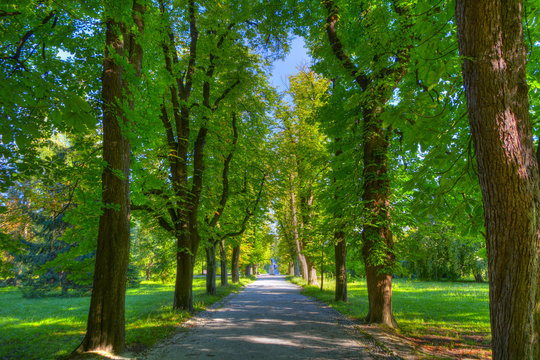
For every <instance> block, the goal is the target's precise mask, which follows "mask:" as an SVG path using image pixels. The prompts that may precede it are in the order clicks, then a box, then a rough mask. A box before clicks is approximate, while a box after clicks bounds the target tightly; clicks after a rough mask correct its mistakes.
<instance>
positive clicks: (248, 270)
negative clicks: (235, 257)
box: [244, 264, 253, 276]
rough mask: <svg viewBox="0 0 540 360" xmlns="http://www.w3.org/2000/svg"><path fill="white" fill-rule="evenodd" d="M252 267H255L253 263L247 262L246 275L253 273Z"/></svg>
mask: <svg viewBox="0 0 540 360" xmlns="http://www.w3.org/2000/svg"><path fill="white" fill-rule="evenodd" d="M252 269H253V267H252V266H251V264H247V265H246V268H245V270H244V275H245V276H251V275H252Z"/></svg>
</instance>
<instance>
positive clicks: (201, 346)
mask: <svg viewBox="0 0 540 360" xmlns="http://www.w3.org/2000/svg"><path fill="white" fill-rule="evenodd" d="M340 320H342V318H340V317H339V315H338V314H337V313H336V312H334V311H333V310H332V309H328V308H323V307H321V306H320V305H319V304H318V303H316V302H314V301H313V300H310V299H309V298H307V297H305V296H303V295H301V294H300V288H299V287H298V286H296V285H294V284H291V283H289V282H287V281H285V279H284V278H283V277H282V276H269V275H262V276H260V277H259V278H258V279H257V281H255V282H253V283H251V284H250V285H248V286H247V287H246V288H245V289H244V290H243V291H242V292H240V293H238V294H235V295H232V296H230V297H228V298H227V299H226V300H225V302H224V303H223V306H222V307H220V308H218V309H214V310H210V311H206V312H203V313H201V314H200V315H198V316H196V317H195V318H194V319H193V320H192V324H194V326H193V327H192V328H190V329H189V331H187V332H179V333H177V334H176V335H175V336H173V337H172V338H170V339H168V340H167V341H165V342H162V343H161V344H160V345H158V346H156V347H154V348H152V349H150V350H149V351H148V352H147V353H146V356H145V357H144V359H147V360H168V359H209V358H212V357H214V358H215V359H220V360H221V359H224V360H227V359H235V360H236V359H240V360H243V359H257V360H262V359H321V360H322V359H370V357H369V356H368V355H366V354H365V353H364V352H363V350H362V345H361V344H360V343H358V342H357V341H356V340H355V339H353V337H352V336H351V334H350V333H349V331H347V330H346V329H345V328H344V327H343V326H341V325H340V324H339V322H340Z"/></svg>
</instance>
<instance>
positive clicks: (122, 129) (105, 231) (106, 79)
mask: <svg viewBox="0 0 540 360" xmlns="http://www.w3.org/2000/svg"><path fill="white" fill-rule="evenodd" d="M144 11H145V8H144V6H143V5H141V4H140V3H138V2H137V0H134V1H133V3H132V6H131V7H127V6H125V7H124V8H122V6H120V7H118V6H117V5H116V4H115V3H114V2H106V3H105V8H104V13H105V24H106V27H107V32H106V39H105V46H106V48H105V58H104V63H103V77H102V83H103V88H102V97H103V160H104V161H105V162H106V166H105V168H104V169H103V175H102V188H103V195H102V204H103V207H104V209H103V214H102V215H101V217H100V221H99V228H98V242H97V252H96V264H95V269H94V282H93V288H92V298H91V301H90V310H89V313H88V323H87V329H86V335H85V337H84V339H83V341H82V343H81V345H79V347H78V348H77V349H76V350H75V352H76V353H79V352H86V351H90V350H104V351H109V352H114V353H118V352H122V351H123V350H124V346H125V317H124V312H125V309H124V307H125V292H126V279H127V269H128V261H129V244H130V242H129V236H130V200H129V191H130V186H129V171H130V159H131V148H130V143H129V140H128V137H127V136H126V132H129V127H130V125H131V124H130V119H129V118H128V116H127V114H126V111H125V110H124V108H123V106H126V105H127V106H129V108H130V109H133V104H134V103H133V97H132V96H130V94H129V82H128V80H127V75H126V73H128V72H129V71H132V73H133V74H136V75H135V76H138V74H139V73H140V69H141V65H142V48H141V46H140V45H139V44H138V43H137V35H138V34H139V33H140V32H142V30H143V27H144V23H143V17H142V16H143V14H144ZM127 19H131V21H132V23H133V25H134V28H135V29H136V31H132V30H131V29H132V27H131V26H128V24H126V21H127ZM120 59H124V60H125V61H126V62H127V64H122V63H121V60H120ZM129 67H132V69H128V68H129ZM124 104H125V105H124Z"/></svg>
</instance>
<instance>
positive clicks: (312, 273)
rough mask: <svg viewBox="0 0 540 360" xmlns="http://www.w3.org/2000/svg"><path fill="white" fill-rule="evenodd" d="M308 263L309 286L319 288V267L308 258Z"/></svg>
mask: <svg viewBox="0 0 540 360" xmlns="http://www.w3.org/2000/svg"><path fill="white" fill-rule="evenodd" d="M306 262H307V266H308V285H313V286H319V281H318V280H317V267H316V264H315V262H314V261H312V260H311V258H309V257H307V256H306Z"/></svg>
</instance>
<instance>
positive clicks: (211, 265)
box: [206, 242, 217, 295]
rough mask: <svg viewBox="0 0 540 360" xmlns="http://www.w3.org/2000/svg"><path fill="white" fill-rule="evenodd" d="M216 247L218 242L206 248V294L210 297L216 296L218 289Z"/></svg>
mask: <svg viewBox="0 0 540 360" xmlns="http://www.w3.org/2000/svg"><path fill="white" fill-rule="evenodd" d="M216 247H217V242H213V243H212V244H211V245H210V246H208V247H207V248H206V293H207V294H209V295H215V294H216V292H217V289H216V272H217V262H216Z"/></svg>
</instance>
